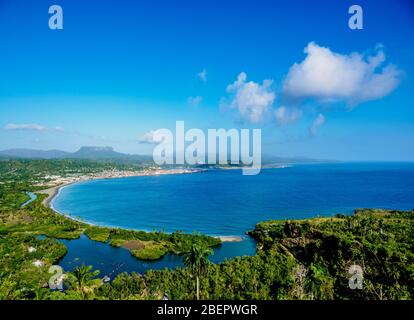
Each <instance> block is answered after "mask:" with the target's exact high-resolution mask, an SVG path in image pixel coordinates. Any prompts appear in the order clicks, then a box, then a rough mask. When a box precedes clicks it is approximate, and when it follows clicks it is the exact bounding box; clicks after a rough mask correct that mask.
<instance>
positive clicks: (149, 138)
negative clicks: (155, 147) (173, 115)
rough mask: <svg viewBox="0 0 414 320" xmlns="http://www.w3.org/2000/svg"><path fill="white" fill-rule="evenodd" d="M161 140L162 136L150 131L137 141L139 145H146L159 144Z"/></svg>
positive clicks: (155, 131)
mask: <svg viewBox="0 0 414 320" xmlns="http://www.w3.org/2000/svg"><path fill="white" fill-rule="evenodd" d="M162 140H163V135H161V134H160V133H159V132H158V130H151V131H149V132H147V133H146V134H144V136H143V137H142V138H141V139H139V142H140V143H146V144H158V143H161V142H162Z"/></svg>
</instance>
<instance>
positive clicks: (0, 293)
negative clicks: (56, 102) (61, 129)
mask: <svg viewBox="0 0 414 320" xmlns="http://www.w3.org/2000/svg"><path fill="white" fill-rule="evenodd" d="M65 161H66V160H65ZM47 162H48V161H45V163H44V162H43V161H34V162H33V163H32V162H31V161H17V160H16V161H10V162H1V161H0V177H1V180H0V181H1V184H0V257H1V259H0V299H162V298H165V297H167V298H168V299H196V298H198V297H199V298H200V299H370V300H371V299H413V298H414V211H390V210H375V209H359V210H356V211H355V213H354V215H352V216H342V215H337V216H335V217H332V218H315V219H309V220H295V221H267V222H261V223H259V224H257V226H256V228H255V229H254V230H252V231H251V232H250V235H251V236H252V237H254V238H255V239H256V240H257V254H256V255H255V256H252V257H239V258H235V259H231V260H228V261H226V262H224V263H221V264H212V263H208V256H209V254H210V253H211V252H210V249H209V248H211V247H212V246H214V245H218V244H219V240H217V239H214V238H211V237H207V236H201V235H188V234H182V233H180V232H176V233H173V234H165V233H162V232H152V233H146V232H139V231H128V230H121V229H112V228H100V227H94V226H90V225H86V224H84V223H81V222H76V221H73V220H70V219H67V218H65V217H62V216H60V215H58V214H56V213H54V212H53V211H52V210H50V209H48V208H45V207H44V206H42V204H41V200H42V199H43V197H44V196H42V195H39V198H38V199H37V200H36V201H34V202H32V203H31V204H29V205H28V206H27V207H24V208H20V205H21V204H22V203H23V202H25V201H26V200H27V199H28V196H27V195H26V194H24V191H36V190H37V189H39V188H40V187H33V183H34V182H33V177H32V175H35V174H36V172H37V170H38V169H36V168H37V166H45V167H50V168H51V169H50V170H51V171H52V170H53V169H52V168H53V167H56V168H60V169H56V170H61V169H62V168H61V165H62V163H65V166H66V165H68V166H69V167H70V168H72V167H71V164H68V162H60V161H50V164H48V163H47ZM56 162H57V163H56ZM59 162H60V163H59ZM87 165H88V166H89V165H90V166H91V167H92V168H94V169H91V170H95V169H96V170H98V167H99V166H101V165H103V164H97V165H96V166H97V167H94V166H95V165H94V164H92V163H88V164H87ZM80 166H81V167H82V165H80ZM26 167H28V168H26ZM10 168H15V169H16V170H14V171H13V172H9V170H8V169H10ZM30 168H31V169H30ZM82 168H83V167H82ZM39 170H40V169H39ZM47 170H49V169H47ZM74 170H75V171H76V170H77V169H74ZM79 170H87V169H84V168H83V169H79ZM36 180H37V179H36ZM82 233H84V234H86V235H87V236H88V237H89V238H90V239H92V240H95V241H100V242H107V243H108V245H112V246H121V247H124V248H126V249H128V250H130V251H131V254H132V255H134V256H135V257H137V258H139V259H146V260H152V259H158V258H159V257H161V256H162V255H164V254H165V253H166V252H173V253H177V254H184V255H185V257H186V258H185V262H186V267H185V268H182V269H176V270H167V269H166V270H151V271H148V272H147V273H146V274H145V275H140V274H137V273H132V274H120V275H118V276H117V277H116V278H115V279H114V280H113V281H112V282H110V283H106V282H105V281H102V279H100V278H99V274H98V272H97V270H95V271H94V270H93V268H92V267H89V266H79V267H78V268H76V269H75V270H74V271H73V272H71V273H67V275H66V278H65V284H66V289H65V290H64V291H51V290H50V289H48V288H47V284H48V279H49V278H50V274H49V273H48V268H49V267H50V266H51V265H53V264H55V263H57V262H58V261H59V259H60V258H61V257H62V256H63V255H64V254H65V253H66V248H65V246H64V245H62V244H61V243H59V242H58V241H57V240H56V239H60V238H65V239H73V238H77V237H79V236H80V235H81V234H82ZM39 235H46V236H47V237H46V238H44V239H43V238H39V237H38V236H39ZM33 248H35V250H33ZM353 265H358V266H360V267H361V269H362V271H363V287H362V289H361V290H359V289H351V288H350V287H349V279H350V277H351V275H352V274H350V273H349V270H350V267H351V266H353Z"/></svg>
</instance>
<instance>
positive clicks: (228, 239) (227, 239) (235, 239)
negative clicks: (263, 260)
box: [215, 236, 244, 242]
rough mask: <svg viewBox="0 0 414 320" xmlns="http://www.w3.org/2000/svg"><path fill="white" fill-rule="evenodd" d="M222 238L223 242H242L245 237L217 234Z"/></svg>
mask: <svg viewBox="0 0 414 320" xmlns="http://www.w3.org/2000/svg"><path fill="white" fill-rule="evenodd" d="M215 238H218V239H220V240H221V242H242V241H243V240H244V238H243V237H240V236H217V237H215Z"/></svg>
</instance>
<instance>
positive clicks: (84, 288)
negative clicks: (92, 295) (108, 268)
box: [71, 264, 99, 299]
mask: <svg viewBox="0 0 414 320" xmlns="http://www.w3.org/2000/svg"><path fill="white" fill-rule="evenodd" d="M91 270H92V266H88V267H87V266H85V265H84V264H83V265H81V266H80V267H76V268H75V269H74V270H73V272H72V273H71V278H72V281H71V284H72V286H73V287H74V288H76V290H77V291H78V292H79V293H80V295H81V297H82V299H85V294H86V293H88V292H91V291H92V290H93V289H94V287H95V286H96V285H97V279H95V278H96V277H97V276H98V274H99V270H95V271H91Z"/></svg>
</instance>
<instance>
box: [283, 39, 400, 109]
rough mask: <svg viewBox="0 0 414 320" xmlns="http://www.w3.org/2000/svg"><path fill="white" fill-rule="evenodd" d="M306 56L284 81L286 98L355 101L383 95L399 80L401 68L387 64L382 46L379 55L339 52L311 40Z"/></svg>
mask: <svg viewBox="0 0 414 320" xmlns="http://www.w3.org/2000/svg"><path fill="white" fill-rule="evenodd" d="M305 53H306V54H307V56H306V58H305V60H303V61H302V62H300V63H295V64H294V65H293V66H292V67H291V68H290V70H289V72H288V74H287V76H286V78H285V80H284V82H283V94H284V95H285V97H287V98H293V99H295V98H296V99H303V98H315V99H318V100H320V101H345V102H347V103H348V104H350V105H356V104H359V103H361V102H364V101H368V100H375V99H379V98H382V97H384V96H386V95H388V94H389V93H391V92H392V91H393V90H394V89H395V88H396V87H397V86H398V84H399V81H400V75H401V72H400V71H399V70H398V68H397V67H395V66H394V65H391V64H385V55H384V52H383V50H382V48H381V47H378V48H377V52H376V55H374V56H366V55H362V54H359V53H351V54H349V55H347V54H339V53H335V52H333V51H331V50H330V49H329V48H325V47H321V46H318V45H317V44H316V43H314V42H311V43H309V44H308V46H307V47H306V48H305Z"/></svg>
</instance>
